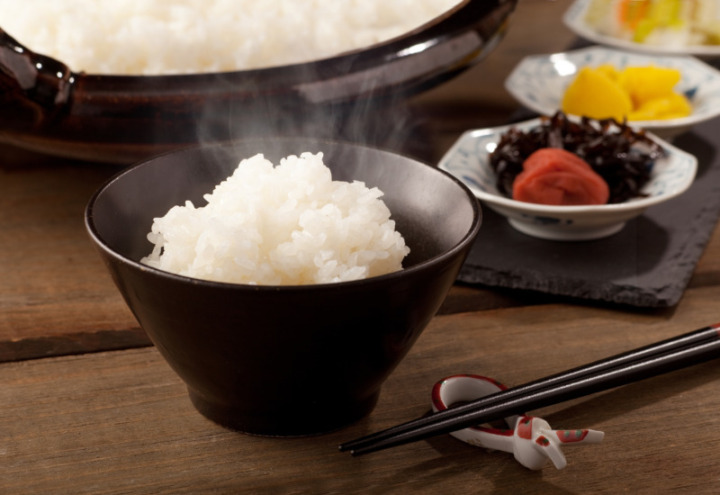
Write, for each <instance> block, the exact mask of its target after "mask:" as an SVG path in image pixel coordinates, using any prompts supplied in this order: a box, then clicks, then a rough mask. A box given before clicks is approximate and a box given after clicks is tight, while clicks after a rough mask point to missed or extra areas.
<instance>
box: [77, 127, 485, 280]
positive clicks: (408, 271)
mask: <svg viewBox="0 0 720 495" xmlns="http://www.w3.org/2000/svg"><path fill="white" fill-rule="evenodd" d="M288 139H291V140H302V139H303V138H288ZM314 142H325V143H333V144H337V145H340V146H347V145H350V146H353V147H358V148H366V149H372V150H376V151H380V152H382V153H387V154H393V155H397V156H402V157H403V158H404V159H406V160H411V161H414V162H416V163H417V164H419V165H422V166H426V167H428V168H430V169H433V170H434V171H435V172H437V173H440V174H442V175H444V176H445V177H447V178H448V179H450V180H451V181H452V182H453V183H454V184H455V185H457V186H458V187H459V188H460V190H461V191H463V193H464V194H465V197H466V198H467V200H468V201H469V203H470V206H471V208H472V221H471V223H470V227H469V228H468V229H467V231H466V232H465V234H464V235H463V236H462V238H461V239H460V240H459V241H458V242H457V243H456V244H455V245H453V246H452V247H451V248H450V249H448V250H445V251H443V252H442V253H440V254H438V255H436V256H433V257H431V258H428V259H426V260H423V261H421V262H419V263H416V264H414V265H412V266H410V267H407V268H405V267H403V268H402V269H401V270H398V271H394V272H390V273H386V274H383V275H378V276H375V277H369V278H364V279H358V280H348V281H342V282H327V283H322V284H305V285H261V284H257V285H252V284H239V283H231V282H218V281H213V280H205V279H200V278H195V277H189V276H186V275H180V274H176V273H172V272H168V271H165V270H161V269H159V268H155V267H151V266H148V265H145V264H143V263H141V262H140V261H135V260H132V259H130V258H127V257H126V256H124V255H122V254H120V253H118V252H117V251H115V250H114V249H112V248H111V247H110V246H108V245H107V243H106V242H105V241H104V240H103V238H102V237H101V236H100V234H99V233H98V231H97V229H96V227H95V223H94V221H93V209H94V205H95V203H96V202H97V200H98V198H99V197H100V195H101V194H102V193H103V192H104V191H106V190H107V189H108V188H109V187H111V186H112V184H113V183H114V182H116V181H117V180H119V179H120V178H121V177H123V176H124V175H126V174H130V173H132V172H133V171H134V170H136V169H139V168H142V167H146V166H152V162H154V161H155V160H158V159H163V158H167V157H169V156H171V155H175V154H181V153H187V152H198V151H200V150H212V149H223V148H226V149H227V148H228V147H232V143H231V144H227V143H222V144H214V145H197V146H190V147H187V148H183V149H181V150H174V151H169V152H166V153H162V154H160V155H156V156H153V157H150V158H149V159H147V160H142V161H140V162H138V163H136V164H134V165H131V166H129V167H126V168H124V169H123V170H121V171H119V172H117V173H116V174H114V175H113V176H112V177H110V178H109V179H107V180H106V181H105V182H104V183H103V184H102V185H101V186H99V187H98V188H97V189H96V190H95V192H93V194H92V196H91V197H90V199H89V200H88V202H87V205H86V207H85V211H84V224H85V229H86V231H87V232H88V234H89V235H90V237H91V239H92V240H93V243H94V244H95V245H96V246H97V247H98V248H100V249H102V251H103V252H105V253H106V254H107V255H109V256H111V257H112V258H114V259H116V260H117V261H119V262H120V263H122V264H124V265H126V266H129V267H130V268H132V269H133V270H134V271H140V272H147V273H149V274H151V275H153V276H157V277H161V278H165V279H169V280H175V281H177V282H180V283H187V284H193V285H199V286H205V287H208V288H218V289H226V290H236V291H251V292H267V291H269V292H294V291H308V290H312V291H323V290H328V289H337V288H343V287H359V286H362V285H368V284H380V283H383V282H384V281H385V280H390V279H395V278H404V277H407V276H410V275H412V274H413V273H415V272H421V271H424V270H426V269H428V268H432V267H434V266H435V265H442V264H443V263H445V262H446V261H447V260H449V259H452V258H454V257H455V256H456V255H457V254H458V252H460V251H462V250H464V249H466V248H467V246H468V244H471V243H472V242H474V240H475V238H476V237H477V235H478V233H479V231H480V227H481V225H482V216H483V215H482V210H481V207H480V204H479V202H478V201H477V198H476V197H475V195H474V194H473V192H472V191H471V190H470V188H469V187H468V186H467V185H465V184H464V183H463V182H462V181H461V180H460V179H458V178H457V177H455V176H454V175H452V174H450V173H448V172H446V171H445V170H441V169H440V168H438V167H433V166H431V165H428V164H426V163H423V162H421V161H419V160H416V159H415V158H411V157H407V156H404V155H400V154H398V153H395V152H393V151H388V150H384V149H381V148H377V147H372V146H367V145H362V144H357V143H349V142H344V141H338V140H332V139H321V140H314ZM391 219H392V212H391Z"/></svg>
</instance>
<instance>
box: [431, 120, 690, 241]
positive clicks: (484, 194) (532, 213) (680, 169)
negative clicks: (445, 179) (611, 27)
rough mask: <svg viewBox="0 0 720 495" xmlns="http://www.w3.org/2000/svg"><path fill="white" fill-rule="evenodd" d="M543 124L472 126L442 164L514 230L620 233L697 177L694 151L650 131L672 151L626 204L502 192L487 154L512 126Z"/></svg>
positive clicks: (544, 234)
mask: <svg viewBox="0 0 720 495" xmlns="http://www.w3.org/2000/svg"><path fill="white" fill-rule="evenodd" d="M540 123H541V120H540V119H533V120H528V121H526V122H522V123H519V124H514V125H511V126H502V127H494V128H489V129H477V130H471V131H467V132H465V133H464V134H463V135H462V136H461V137H460V138H459V139H458V141H456V142H455V144H454V145H453V146H452V147H451V148H450V150H448V152H447V153H446V154H445V156H444V157H443V158H442V160H441V161H440V164H439V167H440V168H441V169H442V170H445V171H447V172H449V173H451V174H452V175H454V176H455V177H457V178H458V179H460V180H461V181H462V182H463V183H464V184H465V185H466V186H468V187H469V188H470V190H471V191H472V192H473V194H475V196H476V197H477V198H478V199H480V200H481V201H482V202H483V203H484V204H485V205H486V206H488V207H489V208H491V209H492V210H494V211H496V212H497V213H500V214H501V215H504V216H505V217H507V218H508V220H509V222H510V225H512V226H513V227H514V228H515V229H517V230H519V231H520V232H523V233H525V234H528V235H531V236H533V237H539V238H543V239H552V240H561V241H578V240H590V239H599V238H602V237H607V236H610V235H612V234H615V233H616V232H619V231H620V230H621V229H622V228H623V226H624V225H625V223H626V222H627V221H628V220H630V219H632V218H634V217H637V216H639V215H641V214H642V213H643V212H644V211H645V210H646V209H647V208H649V207H651V206H653V205H656V204H658V203H662V202H664V201H668V200H670V199H672V198H674V197H675V196H678V195H679V194H682V193H683V192H684V191H685V190H686V189H687V188H688V187H690V185H691V184H692V182H693V180H694V178H695V173H696V171H697V159H696V158H695V157H694V156H693V155H691V154H689V153H686V152H684V151H682V150H680V149H678V148H676V147H675V146H672V145H671V144H669V143H667V142H666V141H663V140H661V139H660V138H658V137H657V136H653V135H651V134H650V136H651V137H653V139H655V141H656V142H658V143H659V144H660V145H661V146H662V147H663V148H664V149H665V151H666V152H667V155H666V156H665V157H663V158H660V159H658V160H657V161H656V162H655V165H654V166H653V172H652V175H651V178H650V181H649V182H648V183H647V184H646V185H645V187H644V188H643V189H642V193H643V194H644V195H643V196H642V197H638V198H636V199H631V200H629V201H626V202H624V203H616V204H606V205H587V206H548V205H541V204H534V203H526V202H522V201H515V200H513V199H510V198H508V197H506V196H504V195H503V194H501V193H500V192H499V191H498V189H497V187H496V178H495V172H494V171H493V169H492V167H491V166H490V162H489V159H488V155H489V154H490V153H491V152H492V151H493V150H494V149H495V147H496V145H497V143H498V141H499V140H500V136H501V135H502V134H503V133H504V132H506V131H507V130H509V129H510V128H511V127H515V128H517V129H519V130H523V131H524V130H528V129H532V128H534V127H537V126H539V125H540Z"/></svg>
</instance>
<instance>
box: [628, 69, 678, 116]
mask: <svg viewBox="0 0 720 495" xmlns="http://www.w3.org/2000/svg"><path fill="white" fill-rule="evenodd" d="M680 78H681V74H680V71H679V70H677V69H671V68H668V67H656V66H652V65H650V66H646V67H626V68H625V69H623V70H622V71H620V73H619V76H618V79H617V81H618V83H619V84H620V85H621V86H622V87H623V89H625V91H627V92H628V94H629V95H630V99H631V100H632V102H633V105H634V106H635V107H640V106H642V105H643V104H644V103H646V102H648V101H650V100H654V99H656V98H662V97H666V96H668V95H670V94H672V93H673V88H674V87H675V85H676V84H677V83H679V82H680Z"/></svg>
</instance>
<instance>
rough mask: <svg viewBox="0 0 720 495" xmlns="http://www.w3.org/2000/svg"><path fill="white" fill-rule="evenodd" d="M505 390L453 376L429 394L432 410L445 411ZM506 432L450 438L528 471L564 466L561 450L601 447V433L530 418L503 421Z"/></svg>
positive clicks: (476, 430) (478, 430)
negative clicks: (509, 457) (508, 459)
mask: <svg viewBox="0 0 720 495" xmlns="http://www.w3.org/2000/svg"><path fill="white" fill-rule="evenodd" d="M505 389H506V387H505V386H504V385H503V384H501V383H499V382H497V381H495V380H493V379H492V378H487V377H484V376H479V375H453V376H450V377H447V378H444V379H443V380H440V381H439V382H437V383H436V384H435V386H434V387H433V391H432V402H433V410H434V411H435V412H438V411H442V410H445V409H448V408H449V407H450V406H451V405H452V404H455V403H458V402H467V401H472V400H475V399H478V398H480V397H484V396H486V395H489V394H493V393H495V392H499V391H501V390H505ZM505 422H506V423H507V425H508V428H507V429H501V428H493V427H490V426H473V427H470V428H465V429H462V430H458V431H455V432H452V433H451V435H452V436H454V437H455V438H457V439H459V440H462V441H463V442H466V443H468V444H470V445H474V446H476V447H485V448H488V449H492V450H499V451H502V452H508V453H511V454H513V455H514V457H515V460H517V461H518V462H519V463H520V464H522V465H523V466H525V467H526V468H528V469H533V470H538V469H542V468H543V466H544V465H545V464H546V463H547V460H548V459H550V461H551V462H552V463H553V465H554V466H555V467H556V468H557V469H563V468H564V467H565V466H566V465H567V461H566V459H565V455H564V454H563V452H562V449H561V447H562V446H563V445H581V444H595V443H600V442H601V441H602V439H603V437H604V433H603V432H601V431H597V430H588V429H582V430H553V429H552V428H551V427H550V425H549V424H548V422H547V421H545V420H544V419H542V418H539V417H533V416H526V415H523V416H509V417H507V418H505Z"/></svg>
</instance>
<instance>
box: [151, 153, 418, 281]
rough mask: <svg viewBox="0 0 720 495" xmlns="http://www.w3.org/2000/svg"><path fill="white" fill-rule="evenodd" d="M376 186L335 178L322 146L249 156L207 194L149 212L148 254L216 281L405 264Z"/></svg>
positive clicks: (356, 274)
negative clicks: (201, 201) (156, 214)
mask: <svg viewBox="0 0 720 495" xmlns="http://www.w3.org/2000/svg"><path fill="white" fill-rule="evenodd" d="M382 194H383V193H382V192H381V191H380V190H379V189H378V188H368V187H366V186H365V184H364V183H363V182H359V181H354V182H343V181H335V180H333V179H332V174H331V171H330V169H329V168H328V167H327V166H326V165H325V164H324V163H323V159H322V153H318V154H316V155H314V154H312V153H303V154H301V155H300V156H295V155H291V156H288V157H286V158H283V159H282V160H281V161H280V163H279V164H278V165H277V166H274V165H273V163H272V162H270V161H269V160H267V159H265V157H264V156H263V155H262V154H258V155H255V156H253V157H252V158H248V159H244V160H242V161H241V162H240V164H239V165H238V167H237V168H236V169H235V171H234V172H233V174H232V175H231V176H230V177H229V178H228V179H226V180H225V181H223V182H221V183H220V184H218V185H217V186H216V187H215V189H214V190H213V192H212V193H211V194H206V195H205V196H204V198H205V200H206V201H207V205H206V206H202V207H195V206H194V205H193V204H192V202H190V201H187V202H186V203H185V205H184V206H174V207H172V208H171V209H170V210H169V211H168V212H167V214H166V215H165V216H163V217H160V218H155V219H154V220H153V225H152V230H151V232H150V233H149V234H148V239H149V240H150V242H152V243H153V244H154V248H153V251H152V253H151V254H150V255H149V256H147V257H145V258H143V259H142V262H143V263H145V264H147V265H149V266H152V267H155V268H159V269H162V270H165V271H168V272H173V273H177V274H180V275H185V276H189V277H194V278H200V279H205V280H213V281H218V282H229V283H242V284H255V285H306V284H321V283H331V282H341V281H348V280H358V279H363V278H367V277H373V276H377V275H382V274H386V273H390V272H393V271H397V270H400V269H402V260H403V258H404V257H405V256H406V255H407V254H408V253H409V252H410V249H409V248H408V247H407V246H406V245H405V240H404V239H403V237H402V235H401V234H400V233H399V232H397V231H396V230H395V222H394V221H393V220H391V219H390V210H389V209H388V208H387V206H386V205H385V203H384V202H383V201H382V199H381V196H382Z"/></svg>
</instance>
